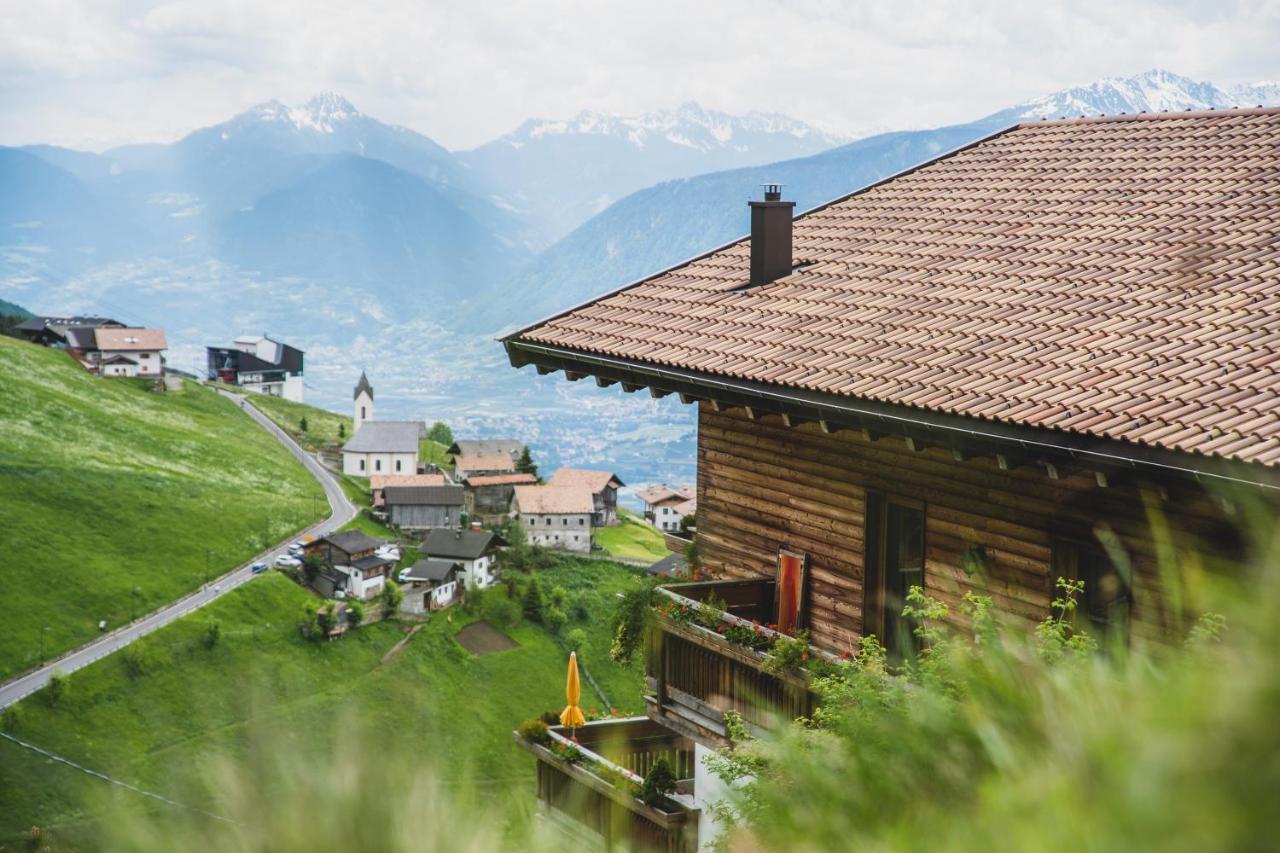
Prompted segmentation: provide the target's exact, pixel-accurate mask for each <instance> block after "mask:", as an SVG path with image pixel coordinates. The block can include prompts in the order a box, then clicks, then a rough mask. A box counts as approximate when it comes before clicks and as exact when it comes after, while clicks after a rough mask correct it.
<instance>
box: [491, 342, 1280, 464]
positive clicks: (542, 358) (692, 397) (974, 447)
mask: <svg viewBox="0 0 1280 853" xmlns="http://www.w3.org/2000/svg"><path fill="white" fill-rule="evenodd" d="M502 343H503V346H504V348H505V349H506V352H507V358H508V360H509V361H510V362H511V365H512V366H513V367H516V368H521V367H525V366H527V365H530V364H532V365H534V366H535V367H536V368H537V370H538V373H539V374H548V373H554V372H556V371H561V370H562V371H564V372H565V374H566V376H567V377H568V378H569V379H570V380H571V381H573V380H577V379H580V378H582V377H584V376H594V377H596V381H597V384H599V385H600V386H601V387H606V386H609V385H613V384H621V385H622V387H623V390H624V391H628V392H633V391H638V390H640V389H641V388H648V389H650V391H651V393H653V394H654V396H658V397H662V396H667V395H668V394H678V395H679V396H680V400H681V402H683V403H691V402H698V401H703V400H706V401H714V402H715V403H716V404H718V405H723V406H726V407H738V408H747V409H749V410H751V412H752V414H753V415H754V416H757V417H758V416H761V415H785V416H786V417H787V419H788V420H790V421H791V422H792V424H798V423H803V422H810V423H812V422H815V421H816V422H821V423H823V424H825V425H827V426H829V427H830V428H831V429H859V430H866V431H867V432H869V433H880V434H888V435H897V436H902V437H905V438H911V439H913V440H914V441H916V442H918V443H920V444H922V445H928V446H940V447H947V448H951V449H953V450H957V451H963V452H965V453H967V454H969V455H993V454H997V453H998V454H1005V455H1007V456H1009V457H1010V458H1013V459H1016V460H1020V461H1023V462H1050V463H1066V462H1074V463H1075V464H1077V465H1080V466H1085V467H1090V468H1095V469H1097V470H1099V471H1117V470H1133V469H1143V470H1145V471H1146V472H1147V473H1149V474H1151V475H1153V476H1163V477H1166V478H1168V477H1173V478H1178V479H1196V480H1199V479H1207V480H1212V481H1217V482H1220V483H1223V484H1226V483H1236V484H1243V485H1248V486H1257V487H1262V488H1266V489H1277V490H1280V471H1277V470H1276V469H1274V468H1270V467H1267V466H1264V465H1260V464H1256V463H1251V462H1243V461H1239V460H1231V459H1223V458H1219V457H1210V456H1203V455H1200V454H1192V453H1180V452H1177V451H1172V450H1165V449H1163V448H1157V447H1150V446H1145V445H1138V444H1132V443H1129V442H1121V441H1115V440H1111V439H1104V438H1098V437H1095V436H1089V435H1085V434H1083V433H1069V432H1064V431H1060V430H1049V429H1043V428H1038V427H1032V426H1026V425H1019V424H1009V423H1001V422H997V421H988V420H982V419H979V418H972V417H967V416H964V415H956V414H951V413H947V412H938V411H934V410H928V409H919V408H913V407H909V406H901V405H896V404H893V403H886V402H881V401H877V400H868V399H865V398H858V397H842V396H839V395H835V394H829V393H825V392H817V391H807V390H804V389H799V388H789V387H786V386H780V385H771V384H767V383H763V382H755V381H751V380H744V379H736V378H733V377H727V376H716V375H713V374H709V373H703V372H700V371H693V370H686V369H683V368H676V367H667V366H664V365H658V364H653V363H648V362H642V361H637V360H633V359H624V358H617V357H613V356H607V355H601V354H597V353H589V352H584V351H580V350H571V349H566V348H563V347H556V346H552V345H549V344H542V343H537V342H534V341H526V340H520V339H518V338H513V337H508V338H506V339H504V340H503V342H502Z"/></svg>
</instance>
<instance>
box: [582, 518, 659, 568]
mask: <svg viewBox="0 0 1280 853" xmlns="http://www.w3.org/2000/svg"><path fill="white" fill-rule="evenodd" d="M618 515H619V517H620V518H621V519H622V522H621V523H620V524H616V525H614V526H613V527H597V528H595V529H594V530H593V531H591V533H592V537H593V538H594V539H595V541H596V543H597V544H598V545H600V546H601V547H603V548H604V549H605V551H606V552H608V553H609V554H610V555H611V556H614V557H619V558H621V559H624V560H655V561H656V560H661V559H662V558H663V557H665V556H667V554H669V553H671V552H670V551H668V550H667V546H666V543H665V542H664V541H663V539H662V533H661V531H659V530H658V529H657V528H655V527H653V526H651V525H648V524H645V523H644V519H642V518H641V517H640V516H638V515H636V514H635V513H634V512H631V511H630V510H626V509H622V508H619V509H618Z"/></svg>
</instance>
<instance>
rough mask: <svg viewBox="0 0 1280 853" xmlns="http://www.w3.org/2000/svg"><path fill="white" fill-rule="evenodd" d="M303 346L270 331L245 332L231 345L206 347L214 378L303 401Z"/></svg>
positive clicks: (229, 383) (209, 369) (211, 376)
mask: <svg viewBox="0 0 1280 853" xmlns="http://www.w3.org/2000/svg"><path fill="white" fill-rule="evenodd" d="M303 355H304V353H303V352H302V350H300V349H297V348H295V347H291V346H289V345H288V344H285V343H281V342H280V341H277V340H275V339H273V338H270V337H268V336H267V335H265V334H264V335H241V336H240V337H238V338H236V339H235V340H234V341H232V342H231V346H229V347H205V358H206V362H207V375H208V378H209V379H210V380H213V381H217V382H225V383H227V384H228V385H238V386H239V387H241V388H244V389H245V390H246V391H252V392H253V393H256V394H266V395H268V396H271V397H281V398H283V399H285V400H292V401H293V402H295V403H301V402H302V397H303V387H302V373H303Z"/></svg>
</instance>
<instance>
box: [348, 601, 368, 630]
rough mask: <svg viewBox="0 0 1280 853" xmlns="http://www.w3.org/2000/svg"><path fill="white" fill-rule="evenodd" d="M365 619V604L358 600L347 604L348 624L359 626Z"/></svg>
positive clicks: (354, 626) (353, 626)
mask: <svg viewBox="0 0 1280 853" xmlns="http://www.w3.org/2000/svg"><path fill="white" fill-rule="evenodd" d="M363 621H364V605H363V604H361V603H360V602H358V601H353V602H351V603H350V604H348V605H347V624H348V625H350V626H351V627H352V628H359V627H360V623H361V622H363Z"/></svg>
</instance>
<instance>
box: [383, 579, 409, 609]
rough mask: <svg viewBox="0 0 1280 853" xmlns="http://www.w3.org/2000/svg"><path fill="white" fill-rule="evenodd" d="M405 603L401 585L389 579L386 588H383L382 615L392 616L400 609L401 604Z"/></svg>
mask: <svg viewBox="0 0 1280 853" xmlns="http://www.w3.org/2000/svg"><path fill="white" fill-rule="evenodd" d="M402 601H404V590H402V589H401V588H400V584H398V583H396V582H395V581H393V580H390V579H388V580H387V583H386V586H384V587H383V588H382V613H383V615H384V616H390V615H392V614H393V613H395V612H396V611H397V610H399V609H400V602H402Z"/></svg>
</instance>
